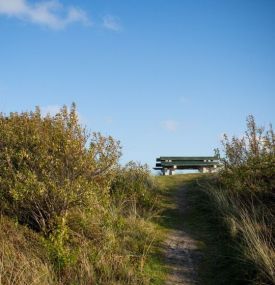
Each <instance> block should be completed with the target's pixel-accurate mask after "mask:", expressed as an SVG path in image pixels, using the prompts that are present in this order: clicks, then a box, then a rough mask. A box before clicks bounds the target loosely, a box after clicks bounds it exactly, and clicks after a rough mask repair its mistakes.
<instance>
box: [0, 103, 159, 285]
mask: <svg viewBox="0 0 275 285" xmlns="http://www.w3.org/2000/svg"><path fill="white" fill-rule="evenodd" d="M120 155H121V148H120V145H119V142H117V141H116V140H114V139H113V138H112V137H104V136H102V135H101V134H99V133H93V134H89V133H88V132H87V131H86V130H85V128H83V127H81V125H80V124H79V122H78V118H77V112H76V109H75V106H74V105H72V108H71V109H70V110H68V109H67V108H66V107H64V108H62V109H61V110H60V112H59V113H58V114H56V115H55V116H53V117H52V116H50V115H47V116H42V115H41V113H40V110H39V108H37V109H36V110H35V112H25V113H20V114H18V113H11V114H10V115H8V116H6V115H4V114H1V115H0V209H1V215H0V227H1V230H0V284H3V285H16V284H20V285H21V284H22V285H24V284H26V285H27V284H33V285H34V284H39V285H41V284H43V285H50V284H79V285H81V284H98V285H100V284H102V285H103V284H104V285H106V284H110V285H111V284H119V285H123V284H131V285H133V284H158V282H160V280H159V277H158V275H156V273H155V272H156V271H157V270H154V267H158V260H157V259H156V258H155V256H154V254H153V253H154V251H155V245H156V243H157V242H158V228H157V227H156V225H155V224H154V223H152V218H153V217H154V216H155V215H156V213H157V207H156V194H155V193H156V188H155V185H154V181H153V178H152V177H151V176H150V173H149V170H148V168H147V167H146V166H141V165H138V164H136V163H133V162H131V163H129V164H128V165H126V166H125V167H120V166H119V165H118V159H119V157H120ZM153 259H154V262H152V260H153ZM159 266H160V265H159Z"/></svg>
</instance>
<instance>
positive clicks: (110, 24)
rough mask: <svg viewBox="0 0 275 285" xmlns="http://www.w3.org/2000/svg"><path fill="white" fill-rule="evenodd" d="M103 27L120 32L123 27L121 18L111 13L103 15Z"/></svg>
mask: <svg viewBox="0 0 275 285" xmlns="http://www.w3.org/2000/svg"><path fill="white" fill-rule="evenodd" d="M103 27H104V28H106V29H108V30H112V31H115V32H119V31H121V29H122V27H121V23H120V19H119V18H118V17H114V16H111V15H106V16H104V17H103Z"/></svg>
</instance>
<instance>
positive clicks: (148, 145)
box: [0, 0, 275, 166]
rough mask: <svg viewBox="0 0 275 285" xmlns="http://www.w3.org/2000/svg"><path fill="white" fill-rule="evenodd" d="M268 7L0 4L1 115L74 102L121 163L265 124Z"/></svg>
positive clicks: (159, 1) (147, 2)
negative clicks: (250, 120)
mask: <svg viewBox="0 0 275 285" xmlns="http://www.w3.org/2000/svg"><path fill="white" fill-rule="evenodd" d="M274 15H275V1H273V0H247V1H246V0H230V1H229V0H227V1H225V0H215V1H214V0H212V1H209V0H203V1H202V0H201V1H199V0H171V1H167V0H77V1H76V0H64V1H62V0H59V1H57V0H55V1H47V0H45V1H39V0H0V107H1V108H0V110H1V111H2V112H5V113H8V112H10V111H23V110H33V109H34V106H36V105H39V106H41V108H42V110H44V111H51V112H54V111H55V110H56V109H57V108H59V107H60V106H62V105H63V104H67V105H70V104H71V103H72V102H73V101H74V102H76V104H77V106H78V111H79V114H80V117H81V121H82V122H83V123H84V124H86V125H87V126H88V129H90V130H91V131H101V132H102V133H103V134H106V135H112V136H114V137H115V138H116V139H118V140H120V141H121V143H122V146H123V154H124V155H123V158H122V162H123V163H124V162H126V161H129V160H136V161H140V162H142V163H148V164H149V165H150V166H153V164H154V161H155V158H156V157H157V156H160V155H163V156H164V155H211V154H212V153H213V149H214V148H215V147H219V146H220V139H221V134H222V133H225V132H226V133H228V134H236V135H240V134H241V133H243V131H244V129H245V118H246V116H247V115H248V114H254V115H255V117H256V120H257V121H258V123H259V124H261V125H267V124H268V123H270V122H273V123H274V119H275V115H274V105H275V17H274Z"/></svg>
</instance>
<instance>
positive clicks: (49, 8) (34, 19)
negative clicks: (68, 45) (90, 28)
mask: <svg viewBox="0 0 275 285" xmlns="http://www.w3.org/2000/svg"><path fill="white" fill-rule="evenodd" d="M0 14H2V15H6V16H9V17H15V18H17V19H20V20H22V21H28V22H31V23H34V24H39V25H42V26H47V27H49V28H52V29H64V28H65V27H67V26H68V25H70V24H73V23H81V24H83V25H91V22H90V20H89V18H88V16H87V14H86V12H85V11H84V10H82V9H80V8H77V7H74V6H68V7H66V6H64V5H62V4H61V2H60V1H58V0H45V1H42V2H41V1H39V2H38V1H36V3H30V1H27V0H0Z"/></svg>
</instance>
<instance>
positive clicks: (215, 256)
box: [157, 174, 253, 285]
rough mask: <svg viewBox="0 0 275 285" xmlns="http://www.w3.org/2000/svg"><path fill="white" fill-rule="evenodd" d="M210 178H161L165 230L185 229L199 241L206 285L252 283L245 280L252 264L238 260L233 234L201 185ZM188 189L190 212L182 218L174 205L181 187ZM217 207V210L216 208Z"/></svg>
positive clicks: (203, 278) (189, 176)
mask: <svg viewBox="0 0 275 285" xmlns="http://www.w3.org/2000/svg"><path fill="white" fill-rule="evenodd" d="M205 178H206V179H207V176H203V175H198V174H188V175H175V176H162V177H158V178H157V180H158V183H159V185H160V191H161V194H162V207H163V209H164V211H163V218H162V219H161V222H160V223H161V226H162V228H163V230H164V231H166V232H167V231H169V229H184V230H185V231H187V232H189V234H190V235H191V236H192V237H193V238H194V239H195V240H196V241H197V243H198V248H199V249H200V250H201V251H202V254H203V259H202V261H201V264H200V268H199V278H200V283H201V284H203V285H214V284H215V285H222V284H223V285H238V284H249V281H248V280H246V278H248V277H247V276H248V275H249V271H250V270H253V268H251V266H250V265H249V264H245V263H244V262H242V261H241V260H238V259H237V257H236V256H237V255H238V249H236V247H233V246H232V245H233V242H232V240H231V239H230V235H229V234H228V232H227V231H226V228H225V227H223V225H222V221H221V219H220V217H219V216H217V215H216V213H215V212H214V211H213V210H212V207H211V203H210V201H209V197H208V196H207V195H206V193H205V192H204V191H202V189H201V187H200V186H199V185H200V183H202V181H204V180H205ZM183 185H185V187H187V196H186V199H187V205H188V208H187V211H186V212H185V214H184V216H182V215H181V214H180V213H179V212H178V210H177V209H176V206H175V204H174V202H173V196H174V195H176V192H177V191H180V189H181V187H182V186H183ZM213 208H214V207H213Z"/></svg>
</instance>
